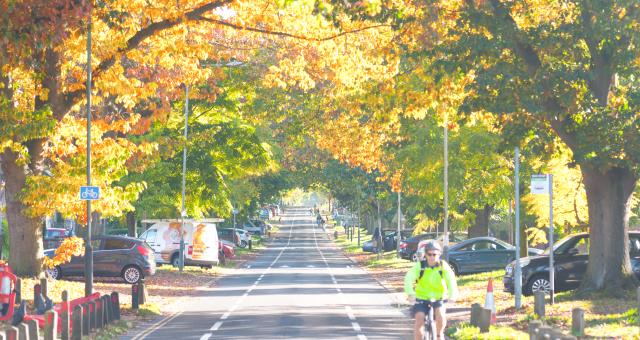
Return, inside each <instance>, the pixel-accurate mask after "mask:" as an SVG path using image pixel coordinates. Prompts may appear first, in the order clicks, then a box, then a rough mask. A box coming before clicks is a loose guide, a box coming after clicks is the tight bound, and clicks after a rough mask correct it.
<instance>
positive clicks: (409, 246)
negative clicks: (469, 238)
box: [400, 233, 464, 261]
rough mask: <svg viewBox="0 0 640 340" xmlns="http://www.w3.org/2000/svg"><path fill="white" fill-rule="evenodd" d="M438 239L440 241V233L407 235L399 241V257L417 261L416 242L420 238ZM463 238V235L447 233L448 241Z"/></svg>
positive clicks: (452, 241)
mask: <svg viewBox="0 0 640 340" xmlns="http://www.w3.org/2000/svg"><path fill="white" fill-rule="evenodd" d="M433 239H438V240H439V241H441V242H442V233H440V234H436V233H426V234H420V235H416V236H413V237H409V238H408V239H406V240H404V241H403V242H402V243H400V257H401V258H403V259H406V260H412V261H417V260H418V257H417V255H416V250H417V249H418V244H419V243H420V241H422V240H433ZM462 240H464V236H462V235H459V234H454V233H449V242H450V243H457V242H460V241H462Z"/></svg>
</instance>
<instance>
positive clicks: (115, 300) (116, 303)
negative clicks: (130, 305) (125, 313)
mask: <svg viewBox="0 0 640 340" xmlns="http://www.w3.org/2000/svg"><path fill="white" fill-rule="evenodd" d="M111 306H113V319H114V320H120V294H119V293H118V292H113V293H111Z"/></svg>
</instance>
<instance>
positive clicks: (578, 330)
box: [571, 308, 585, 336]
mask: <svg viewBox="0 0 640 340" xmlns="http://www.w3.org/2000/svg"><path fill="white" fill-rule="evenodd" d="M584 328H585V322H584V309H582V308H574V309H573V310H572V311H571V333H573V334H575V335H577V336H582V335H583V334H584Z"/></svg>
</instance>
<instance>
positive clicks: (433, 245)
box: [424, 240, 442, 252]
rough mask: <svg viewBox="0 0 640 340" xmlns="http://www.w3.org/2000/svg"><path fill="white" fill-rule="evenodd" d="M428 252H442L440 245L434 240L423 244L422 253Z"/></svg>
mask: <svg viewBox="0 0 640 340" xmlns="http://www.w3.org/2000/svg"><path fill="white" fill-rule="evenodd" d="M429 250H437V251H439V252H442V246H441V245H440V242H438V241H436V240H429V241H427V242H425V244H424V251H425V252H427V251H429Z"/></svg>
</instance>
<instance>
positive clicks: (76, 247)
mask: <svg viewBox="0 0 640 340" xmlns="http://www.w3.org/2000/svg"><path fill="white" fill-rule="evenodd" d="M83 255H84V240H83V239H81V238H79V237H75V236H73V237H67V238H65V239H64V241H62V244H61V245H60V246H59V247H58V248H57V249H56V251H55V255H54V256H53V258H49V257H47V256H45V257H44V259H43V265H44V266H45V268H53V267H55V266H58V265H61V264H63V263H67V262H69V261H71V258H72V257H73V256H83Z"/></svg>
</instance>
